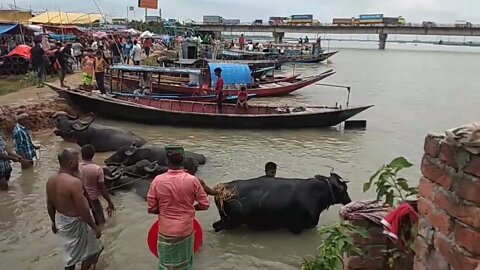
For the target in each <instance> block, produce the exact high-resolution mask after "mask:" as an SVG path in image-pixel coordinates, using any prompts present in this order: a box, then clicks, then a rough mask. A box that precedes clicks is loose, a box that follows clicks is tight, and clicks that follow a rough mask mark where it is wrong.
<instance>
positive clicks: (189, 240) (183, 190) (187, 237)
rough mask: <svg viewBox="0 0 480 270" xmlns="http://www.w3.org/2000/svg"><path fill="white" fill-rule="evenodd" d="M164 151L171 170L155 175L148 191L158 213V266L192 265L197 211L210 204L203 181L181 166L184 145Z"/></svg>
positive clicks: (152, 207)
mask: <svg viewBox="0 0 480 270" xmlns="http://www.w3.org/2000/svg"><path fill="white" fill-rule="evenodd" d="M165 151H166V152H167V161H168V166H169V170H168V171H167V172H166V173H164V174H160V175H158V176H157V177H155V179H153V181H152V183H151V185H150V189H149V191H148V195H147V204H148V213H151V214H156V215H158V233H159V234H158V257H159V258H160V260H159V266H158V269H165V270H166V269H193V220H194V218H195V211H204V210H207V209H208V207H209V206H210V204H209V201H208V198H207V194H206V193H205V191H204V190H203V188H202V185H201V184H200V181H199V180H198V179H197V178H196V177H195V176H193V175H190V174H188V173H187V172H185V170H184V169H183V168H182V162H183V157H184V150H183V147H181V146H167V147H165ZM195 202H196V204H194V203H195Z"/></svg>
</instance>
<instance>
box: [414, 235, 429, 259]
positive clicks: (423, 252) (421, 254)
mask: <svg viewBox="0 0 480 270" xmlns="http://www.w3.org/2000/svg"><path fill="white" fill-rule="evenodd" d="M428 249H429V245H428V244H427V242H426V241H425V239H423V237H420V236H418V237H417V238H416V239H415V247H414V250H415V259H416V260H424V259H425V258H426V256H427V254H428Z"/></svg>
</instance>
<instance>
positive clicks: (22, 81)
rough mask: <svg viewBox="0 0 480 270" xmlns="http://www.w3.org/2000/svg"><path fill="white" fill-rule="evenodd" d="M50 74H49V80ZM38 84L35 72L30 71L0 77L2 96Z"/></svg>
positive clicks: (0, 92)
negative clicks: (24, 73) (23, 73)
mask: <svg viewBox="0 0 480 270" xmlns="http://www.w3.org/2000/svg"><path fill="white" fill-rule="evenodd" d="M48 79H50V78H49V76H47V81H48ZM36 84H37V77H36V75H35V73H33V72H29V73H27V74H26V75H11V76H2V77H0V96H3V95H6V94H8V93H13V92H16V91H18V90H20V89H23V88H27V87H31V86H34V85H36Z"/></svg>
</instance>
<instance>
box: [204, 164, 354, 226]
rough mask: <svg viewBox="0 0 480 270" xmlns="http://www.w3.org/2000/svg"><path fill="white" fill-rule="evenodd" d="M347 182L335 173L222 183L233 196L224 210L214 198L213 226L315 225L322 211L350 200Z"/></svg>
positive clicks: (224, 205)
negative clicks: (216, 219)
mask: <svg viewBox="0 0 480 270" xmlns="http://www.w3.org/2000/svg"><path fill="white" fill-rule="evenodd" d="M346 183H347V182H345V181H343V180H342V178H341V177H340V176H339V175H337V174H335V173H331V174H330V177H325V176H320V175H318V176H315V178H311V179H286V178H271V177H270V178H269V177H259V178H254V179H250V180H237V181H232V182H229V183H225V184H224V185H225V187H226V188H228V189H230V190H233V191H234V192H235V195H234V197H233V198H231V199H230V200H227V201H224V202H223V209H221V208H222V207H221V204H219V201H218V198H216V200H215V203H216V205H217V208H218V210H219V213H220V218H221V219H220V220H219V221H217V222H215V223H214V224H213V228H214V229H215V231H216V232H218V231H221V230H224V229H232V228H236V227H239V226H241V225H243V224H245V225H247V226H248V227H249V228H251V229H253V230H261V231H264V230H275V229H281V228H285V229H287V230H289V231H291V232H292V233H295V234H299V233H301V232H302V230H304V229H311V228H314V227H315V226H317V224H318V220H319V218H320V214H321V213H322V211H323V210H325V209H327V208H328V207H330V206H332V205H334V204H343V205H345V204H348V203H350V202H351V199H350V196H349V195H348V193H347V185H346Z"/></svg>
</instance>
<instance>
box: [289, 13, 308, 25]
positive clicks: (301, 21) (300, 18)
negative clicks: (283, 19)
mask: <svg viewBox="0 0 480 270" xmlns="http://www.w3.org/2000/svg"><path fill="white" fill-rule="evenodd" d="M313 21H314V20H313V15H312V14H303V15H292V16H290V18H289V19H287V24H288V25H313Z"/></svg>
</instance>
